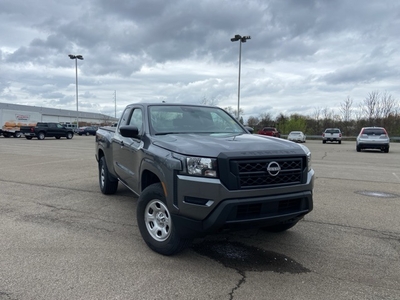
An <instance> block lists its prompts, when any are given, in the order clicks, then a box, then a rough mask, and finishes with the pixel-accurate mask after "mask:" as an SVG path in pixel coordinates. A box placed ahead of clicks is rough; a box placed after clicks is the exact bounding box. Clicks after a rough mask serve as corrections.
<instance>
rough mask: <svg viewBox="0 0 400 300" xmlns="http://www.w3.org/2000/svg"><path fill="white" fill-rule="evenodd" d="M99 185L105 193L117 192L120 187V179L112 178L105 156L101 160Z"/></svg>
mask: <svg viewBox="0 0 400 300" xmlns="http://www.w3.org/2000/svg"><path fill="white" fill-rule="evenodd" d="M99 185H100V190H101V192H102V193H103V194H105V195H111V194H115V193H116V192H117V189H118V180H117V179H114V178H111V175H110V172H109V171H108V168H107V163H106V158H105V157H104V156H103V157H102V158H100V160H99Z"/></svg>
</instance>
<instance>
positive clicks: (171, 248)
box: [136, 183, 188, 255]
mask: <svg viewBox="0 0 400 300" xmlns="http://www.w3.org/2000/svg"><path fill="white" fill-rule="evenodd" d="M155 199H157V200H160V201H161V202H163V203H164V205H165V206H166V207H168V205H167V203H166V199H165V195H164V191H163V189H162V186H161V183H155V184H152V185H150V186H148V187H147V188H145V189H144V191H143V192H142V193H141V194H140V197H139V200H138V205H137V210H136V219H137V223H138V227H139V230H140V234H141V235H142V238H143V240H144V241H145V242H146V244H147V245H148V246H149V247H150V248H151V249H152V250H153V251H155V252H157V253H160V254H162V255H174V254H177V253H179V252H180V251H182V250H183V249H184V248H185V247H186V246H187V244H188V240H184V239H182V238H181V237H180V236H179V235H178V234H177V231H176V229H175V227H174V224H173V223H172V219H171V213H170V212H169V211H168V214H169V218H170V220H171V229H170V230H171V232H170V236H169V237H168V239H166V240H165V241H162V242H159V241H156V240H155V239H153V238H152V237H151V235H150V234H149V232H148V230H147V227H146V222H145V218H144V214H145V210H146V206H147V204H148V203H149V202H150V201H152V200H155Z"/></svg>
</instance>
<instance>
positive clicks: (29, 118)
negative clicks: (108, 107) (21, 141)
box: [0, 102, 118, 137]
mask: <svg viewBox="0 0 400 300" xmlns="http://www.w3.org/2000/svg"><path fill="white" fill-rule="evenodd" d="M117 121H118V119H117V118H114V117H111V116H107V115H104V114H100V113H92V112H84V111H80V112H79V126H87V125H93V126H106V125H112V124H114V123H115V122H117ZM37 122H57V123H61V124H65V126H67V127H72V128H75V127H76V110H66V109H57V108H47V107H38V106H30V105H20V104H11V103H1V102H0V129H1V131H0V132H1V133H2V134H3V135H4V136H5V137H10V136H14V137H19V136H20V133H19V127H20V126H31V125H35V124H36V123H37Z"/></svg>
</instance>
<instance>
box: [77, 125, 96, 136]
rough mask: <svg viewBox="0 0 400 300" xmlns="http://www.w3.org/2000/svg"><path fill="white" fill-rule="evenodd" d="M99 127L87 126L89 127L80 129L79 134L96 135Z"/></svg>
mask: <svg viewBox="0 0 400 300" xmlns="http://www.w3.org/2000/svg"><path fill="white" fill-rule="evenodd" d="M96 131H97V127H94V126H87V127H79V129H78V134H79V135H96Z"/></svg>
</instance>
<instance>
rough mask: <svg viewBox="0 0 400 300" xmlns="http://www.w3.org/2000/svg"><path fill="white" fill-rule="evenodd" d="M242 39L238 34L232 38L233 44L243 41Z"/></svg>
mask: <svg viewBox="0 0 400 300" xmlns="http://www.w3.org/2000/svg"><path fill="white" fill-rule="evenodd" d="M241 38H242V37H241V36H240V35H238V34H235V37H233V38H231V42H237V41H239V40H240V39H241Z"/></svg>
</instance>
